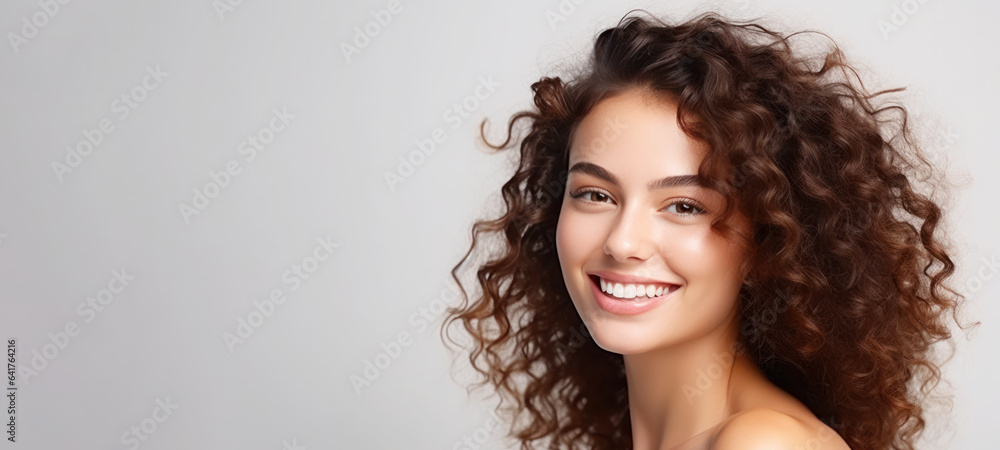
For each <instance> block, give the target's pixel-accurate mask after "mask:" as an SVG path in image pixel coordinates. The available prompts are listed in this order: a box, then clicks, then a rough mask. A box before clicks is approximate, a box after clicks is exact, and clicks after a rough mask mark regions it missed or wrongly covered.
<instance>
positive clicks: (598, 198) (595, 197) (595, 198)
mask: <svg viewBox="0 0 1000 450" xmlns="http://www.w3.org/2000/svg"><path fill="white" fill-rule="evenodd" d="M587 194H590V198H589V199H587ZM571 197H573V198H581V197H582V198H584V199H585V200H588V201H590V202H593V203H605V202H607V200H609V199H610V197H608V196H607V195H604V194H602V193H600V192H597V191H582V192H577V193H576V194H573V195H571Z"/></svg>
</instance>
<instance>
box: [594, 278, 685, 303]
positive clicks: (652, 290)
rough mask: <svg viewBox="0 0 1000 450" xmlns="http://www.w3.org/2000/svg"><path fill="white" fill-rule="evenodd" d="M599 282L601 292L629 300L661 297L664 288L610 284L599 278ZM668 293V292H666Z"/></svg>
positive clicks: (650, 285)
mask: <svg viewBox="0 0 1000 450" xmlns="http://www.w3.org/2000/svg"><path fill="white" fill-rule="evenodd" d="M599 280H600V282H601V291H603V292H606V293H607V294H610V295H612V296H614V297H618V298H624V299H631V298H637V297H638V298H642V297H646V298H653V297H658V296H660V295H663V291H664V289H665V288H664V286H654V285H652V284H649V285H645V284H622V283H611V282H607V281H604V279H603V278H599ZM668 292H669V291H668Z"/></svg>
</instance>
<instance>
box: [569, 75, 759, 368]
mask: <svg viewBox="0 0 1000 450" xmlns="http://www.w3.org/2000/svg"><path fill="white" fill-rule="evenodd" d="M676 112H677V108H676V105H674V104H670V103H664V102H662V101H659V100H655V99H654V98H652V97H650V96H649V95H648V94H643V93H641V92H640V91H637V90H629V91H627V92H624V93H622V94H619V95H616V96H613V97H610V98H607V99H605V100H603V101H601V102H600V103H598V104H597V105H596V106H595V107H594V108H593V109H592V110H591V112H590V113H589V114H588V115H587V116H586V117H585V118H584V119H583V121H582V122H581V123H580V124H579V125H578V128H577V131H576V134H575V135H574V138H573V142H572V143H571V148H570V155H569V169H570V171H569V175H568V180H567V185H566V194H565V197H564V199H563V204H562V209H561V211H560V214H559V223H558V225H557V228H556V250H557V252H558V255H559V263H560V265H561V269H562V274H563V278H564V279H565V281H566V287H567V289H568V290H569V294H570V297H571V298H572V299H573V304H574V305H575V306H576V310H577V312H578V313H579V314H580V317H581V318H582V320H583V322H584V324H585V325H586V326H587V328H588V330H589V332H590V334H591V336H593V338H594V340H595V342H596V343H597V344H598V345H599V346H600V347H601V348H603V349H605V350H608V351H610V352H614V353H619V354H638V353H643V352H647V351H650V350H653V349H655V348H661V347H666V346H671V345H674V344H678V343H681V342H684V341H687V340H691V339H696V338H698V337H699V336H704V335H706V334H708V333H710V332H712V331H713V330H718V329H719V328H720V327H726V326H738V324H737V323H736V322H733V319H734V317H738V314H736V312H737V311H738V310H737V307H738V305H737V295H738V292H739V289H740V286H741V284H742V282H743V280H742V278H741V277H740V275H739V262H740V261H739V258H740V255H739V250H738V248H737V247H736V245H734V244H730V243H729V242H727V241H726V240H724V239H723V238H722V237H721V236H719V235H718V234H715V233H714V232H713V231H712V230H711V229H710V224H711V222H712V219H713V218H714V217H716V216H717V215H718V213H719V211H720V210H721V208H722V205H723V197H722V196H721V195H720V194H719V193H717V192H715V191H712V190H709V189H706V188H702V187H700V186H697V185H694V184H692V183H693V181H692V180H691V179H690V178H688V176H694V175H695V174H697V171H698V165H699V164H700V162H701V160H702V158H703V157H704V154H705V148H704V146H703V144H700V143H699V142H698V141H695V140H693V139H691V138H689V137H688V136H687V135H685V134H684V132H683V131H681V130H680V128H679V127H678V126H677V118H676ZM650 186H652V187H650ZM732 217H733V218H734V219H733V220H734V221H735V223H738V224H740V225H742V226H748V224H747V222H746V220H745V218H744V217H743V216H741V215H734V216H732ZM633 277H637V278H633ZM600 278H603V279H604V280H605V281H607V282H611V283H614V284H613V285H612V286H614V287H613V288H612V291H613V293H612V294H605V293H603V292H601V287H600V283H601V281H600ZM618 285H621V286H618ZM639 285H641V286H642V287H641V288H639ZM649 287H652V288H653V289H649ZM639 291H642V293H643V297H642V298H643V299H644V300H638V298H639V297H638V293H639ZM650 292H652V295H653V297H652V298H650V297H649V295H650ZM615 295H618V296H624V297H629V296H632V297H633V298H631V299H619V298H615ZM734 314H736V315H735V316H734Z"/></svg>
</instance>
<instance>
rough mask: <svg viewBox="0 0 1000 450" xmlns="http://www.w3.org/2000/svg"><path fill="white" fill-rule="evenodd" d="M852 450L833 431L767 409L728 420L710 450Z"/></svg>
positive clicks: (804, 419)
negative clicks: (803, 449)
mask: <svg viewBox="0 0 1000 450" xmlns="http://www.w3.org/2000/svg"><path fill="white" fill-rule="evenodd" d="M802 448H808V449H816V450H850V447H848V446H847V443H845V442H844V440H843V439H842V438H841V437H840V435H838V434H837V433H836V432H835V431H834V430H833V429H832V428H830V427H828V426H827V425H826V424H824V423H823V422H821V421H820V420H819V419H815V418H798V417H794V416H791V415H788V414H785V413H783V412H779V411H776V410H773V409H768V408H753V409H749V410H746V411H743V412H741V413H739V414H737V415H735V416H733V417H732V418H731V419H730V420H728V421H727V422H726V423H725V424H724V425H723V426H722V427H721V428H720V429H719V431H718V433H717V434H716V436H715V439H714V440H713V442H712V443H711V445H709V447H708V449H709V450H784V449H788V450H794V449H802Z"/></svg>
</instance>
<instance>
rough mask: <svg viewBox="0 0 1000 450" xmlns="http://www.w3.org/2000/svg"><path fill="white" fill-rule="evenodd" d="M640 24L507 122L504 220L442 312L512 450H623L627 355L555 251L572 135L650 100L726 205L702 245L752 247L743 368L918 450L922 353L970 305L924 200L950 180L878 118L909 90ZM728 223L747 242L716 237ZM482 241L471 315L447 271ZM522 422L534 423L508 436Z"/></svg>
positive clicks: (896, 120)
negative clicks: (617, 102)
mask: <svg viewBox="0 0 1000 450" xmlns="http://www.w3.org/2000/svg"><path fill="white" fill-rule="evenodd" d="M634 11H635V10H634ZM634 11H630V12H629V13H628V14H626V16H625V17H624V18H622V20H621V21H620V22H619V23H618V25H617V26H615V27H613V28H609V29H606V30H604V31H602V32H601V33H600V34H599V35H598V36H597V39H596V42H595V44H594V47H593V54H592V55H591V57H590V58H589V60H588V61H587V63H586V65H584V66H583V67H582V68H581V69H580V70H579V72H578V73H576V74H575V75H574V76H572V77H571V78H572V81H570V82H564V81H563V80H562V79H560V78H559V77H543V78H541V79H540V80H539V81H537V82H535V83H533V84H532V85H531V89H532V91H533V93H534V104H535V108H534V109H532V110H526V111H520V112H518V113H516V114H514V115H513V116H512V117H511V118H510V121H509V123H508V125H507V129H506V133H507V134H506V139H505V140H504V141H503V143H501V144H499V145H493V144H490V143H489V142H488V141H487V145H489V146H490V147H491V148H493V149H495V150H502V149H505V148H509V147H512V146H513V144H512V142H516V141H517V139H515V138H514V127H515V124H517V123H518V122H519V121H520V120H522V119H524V120H526V121H527V122H528V124H529V127H528V129H527V134H526V135H525V136H524V137H523V139H520V141H521V144H520V160H519V162H518V163H517V168H516V171H515V173H514V174H513V176H512V177H511V178H510V180H509V181H507V182H506V183H505V184H504V185H503V187H502V196H503V202H504V205H505V211H504V212H503V213H502V215H501V216H500V217H499V218H496V219H493V220H479V221H477V222H476V223H475V224H474V226H473V227H472V233H471V234H472V245H471V247H470V248H469V251H468V252H467V253H466V254H465V257H463V258H462V260H461V261H460V262H459V263H458V264H457V265H456V266H455V267H454V269H452V271H451V274H452V277H453V278H454V280H455V281H456V282H457V283H458V285H459V287H460V288H461V291H462V295H463V299H462V303H461V304H460V305H457V306H453V307H451V308H449V310H448V311H447V316H446V319H445V321H444V323H443V326H442V328H441V332H442V339H443V340H444V341H445V344H446V345H447V341H448V340H451V341H452V342H455V341H454V339H451V336H450V333H449V331H448V330H449V328H450V325H451V324H452V323H453V322H455V321H461V323H462V324H463V325H464V329H465V331H466V332H468V333H469V334H470V335H471V337H472V342H471V346H472V348H471V350H470V353H469V355H468V356H469V361H470V363H471V365H472V367H473V368H475V370H476V371H477V372H478V373H479V374H481V375H482V376H483V377H484V379H483V380H482V381H481V382H479V383H476V384H475V386H477V387H478V386H482V385H484V384H486V383H487V382H489V383H491V384H493V385H494V386H495V387H496V389H497V391H498V392H500V393H501V395H502V397H503V399H504V400H507V399H509V400H510V401H511V403H512V407H511V409H512V414H511V421H512V424H511V430H510V434H511V435H512V436H514V437H516V438H517V439H518V440H519V441H520V442H521V448H522V449H530V448H535V444H533V441H536V440H540V439H548V441H549V443H548V448H576V447H577V446H583V447H586V448H593V449H622V448H631V446H632V437H631V432H630V429H631V422H630V418H629V406H628V399H627V395H626V392H627V391H626V389H627V387H626V379H625V373H624V369H623V362H622V356H621V355H619V354H615V353H611V352H608V351H605V350H603V349H601V348H600V347H598V346H597V345H596V344H595V342H594V341H593V340H592V339H591V338H590V337H589V336H588V334H587V328H586V327H585V326H584V324H583V322H582V320H581V318H580V316H579V314H578V313H577V311H576V310H575V309H574V306H573V303H572V301H571V299H570V296H569V294H568V292H567V287H566V285H565V282H564V280H563V277H562V274H561V272H560V266H559V260H558V258H557V254H556V249H555V245H554V236H555V230H556V224H557V221H558V218H559V212H560V208H561V205H562V201H563V195H564V189H565V185H566V179H567V163H568V153H569V143H570V142H571V137H572V134H573V132H574V130H575V128H576V125H577V124H579V123H580V121H581V120H582V119H583V117H584V116H585V115H586V114H587V113H588V111H590V110H591V108H592V107H594V105H595V104H597V103H598V102H599V101H601V100H602V99H605V98H608V97H610V96H613V95H616V94H618V93H621V92H623V91H625V90H627V89H636V88H638V89H643V90H644V91H647V92H649V93H651V94H653V95H657V96H661V97H663V98H669V99H671V100H672V101H674V102H675V103H676V104H677V105H678V113H677V115H678V125H679V126H680V127H681V128H682V129H683V130H684V132H685V133H687V134H688V135H689V136H691V137H693V138H695V139H697V140H700V141H702V142H704V143H706V144H708V148H709V152H708V154H707V155H706V156H705V158H704V160H703V161H702V163H701V166H700V167H699V171H698V177H699V179H701V180H702V182H703V183H704V184H705V185H706V186H708V187H710V188H711V189H714V190H715V191H717V192H719V193H720V194H722V196H724V198H725V199H726V207H725V210H724V211H723V212H722V215H721V217H718V218H717V219H716V220H715V221H714V222H713V224H712V227H713V230H715V231H717V232H718V233H720V234H721V235H723V236H726V237H731V238H735V239H738V240H740V241H741V242H742V244H743V245H744V246H745V247H744V248H746V249H749V252H748V253H747V254H748V255H749V256H748V259H747V260H746V261H745V264H746V266H745V267H746V268H747V272H746V273H747V278H746V283H745V284H744V286H743V288H742V289H741V291H740V295H739V302H740V306H741V308H742V317H741V336H740V343H741V344H742V345H743V346H744V348H745V350H746V351H747V353H748V354H749V355H751V356H752V358H753V359H754V361H756V362H757V364H758V365H759V366H760V368H761V370H762V371H763V372H764V373H765V374H766V375H767V376H768V378H769V379H770V380H771V381H772V382H773V383H775V384H776V385H778V386H779V387H781V388H782V389H784V390H786V391H787V392H789V393H790V394H792V395H794V396H795V397H796V398H798V399H799V400H800V401H802V402H803V403H804V404H806V405H807V406H808V407H809V408H810V409H811V410H812V411H813V412H814V413H815V414H816V416H817V417H819V418H821V420H823V421H824V422H825V423H827V424H828V425H831V426H832V427H833V428H835V429H836V430H837V432H838V433H839V434H840V435H841V436H842V437H843V438H844V440H845V441H846V442H847V443H848V445H850V446H851V448H853V449H855V450H867V449H886V448H891V449H912V448H913V446H914V441H915V440H916V439H917V437H919V435H920V434H921V432H922V431H923V429H924V427H925V419H924V415H925V411H924V408H923V407H922V404H923V402H924V400H925V399H926V398H927V397H928V395H929V394H930V393H931V392H932V391H933V390H934V389H935V387H936V385H937V384H938V382H939V381H940V378H941V374H940V370H939V367H940V364H942V363H939V362H937V360H936V358H935V357H934V352H933V348H932V346H933V344H935V343H936V342H939V341H942V340H946V339H948V338H950V337H951V334H950V328H949V326H948V323H947V321H946V320H945V318H946V313H948V312H949V311H950V312H951V313H952V316H953V318H954V320H955V321H956V322H958V321H959V319H958V315H957V313H958V308H959V306H960V303H961V302H962V301H963V300H964V296H963V295H962V294H960V293H959V292H957V291H955V290H953V289H952V288H950V287H948V285H947V284H946V283H945V281H946V279H947V278H948V277H949V276H951V275H952V274H953V272H954V270H955V264H954V263H953V262H952V258H951V257H950V256H949V253H950V252H951V250H949V245H948V244H947V243H946V240H945V238H944V236H943V234H944V230H943V227H942V226H939V221H940V220H941V219H942V206H941V205H942V204H943V202H942V201H941V200H939V199H937V198H936V197H935V194H940V193H942V192H945V193H946V191H945V190H942V187H943V186H944V184H943V183H944V182H945V181H947V180H944V179H943V177H942V176H941V175H940V174H939V173H938V170H937V168H936V167H934V166H933V165H932V164H931V163H930V162H928V160H927V158H926V157H925V156H924V155H923V154H922V153H923V152H922V151H921V150H920V148H919V146H918V145H917V144H916V142H915V139H914V136H913V132H912V126H911V125H908V123H907V113H906V109H905V108H904V107H902V106H900V105H897V104H891V103H882V104H878V105H873V103H872V100H875V99H876V98H877V97H880V96H883V95H886V94H890V93H894V92H899V91H903V90H904V88H897V89H889V90H883V91H879V92H875V93H869V91H868V90H867V89H866V88H865V87H864V85H863V83H862V82H861V80H860V77H859V76H858V74H857V72H856V71H855V69H854V68H852V67H851V65H850V64H848V63H847V62H846V58H845V56H844V55H843V53H842V52H841V50H840V49H839V47H837V46H836V44H833V49H832V50H831V51H829V52H824V54H823V55H821V57H819V58H815V59H811V58H810V57H806V56H800V55H797V54H796V53H795V52H793V50H792V46H791V42H790V38H791V37H793V36H795V35H797V34H800V33H794V34H791V35H787V36H785V35H783V34H781V33H778V32H775V31H772V30H771V29H769V28H767V27H764V26H762V25H760V24H757V23H753V22H749V21H745V22H737V21H733V20H729V19H726V18H724V17H722V16H720V15H719V14H716V13H713V12H705V13H701V14H699V15H697V16H695V17H693V18H692V19H690V20H687V21H685V22H683V23H679V24H668V23H665V22H663V21H662V20H660V19H657V18H656V17H652V18H643V17H639V16H631V14H632V12H634ZM808 32H813V31H811V30H809V31H808ZM815 33H818V34H820V35H822V36H826V37H827V38H828V37H829V36H827V35H826V34H824V33H819V32H815ZM831 41H832V39H831ZM848 72H850V73H853V74H854V78H856V79H857V83H855V82H854V80H853V79H852V78H851V77H850V76H849V75H848ZM881 98H884V97H881ZM485 125H486V121H485V120H484V121H483V123H482V124H481V126H480V133H481V135H482V136H483V139H484V141H486V137H485ZM918 182H925V183H928V185H929V186H931V187H932V188H933V189H934V192H931V193H922V192H921V191H920V189H918V187H919V186H918ZM737 209H738V210H740V211H744V212H745V213H746V214H747V217H749V218H751V219H752V223H753V228H752V230H753V233H752V236H734V233H733V230H731V229H729V228H728V227H727V226H726V220H727V218H728V217H729V216H730V215H731V214H733V213H734V212H735V211H736V210H737ZM481 233H487V236H496V238H497V240H498V242H500V243H501V244H500V248H499V249H496V248H494V250H498V252H497V253H494V254H490V255H487V257H488V259H487V260H485V261H483V262H482V263H481V264H479V265H478V266H477V272H476V278H477V280H478V285H479V287H480V288H481V291H480V292H479V293H478V294H477V295H476V298H475V300H474V301H470V300H469V295H468V293H467V292H466V290H465V288H464V287H463V286H462V283H461V281H460V279H459V277H458V275H457V272H458V270H459V268H460V267H462V266H463V264H465V263H466V261H467V260H468V258H469V256H470V254H471V253H472V252H473V250H475V249H476V248H477V245H478V244H477V243H478V242H479V235H480V234H481ZM456 343H457V342H456ZM522 413H527V415H528V421H527V422H526V423H520V422H519V421H518V420H515V419H517V418H520V417H521V414H522Z"/></svg>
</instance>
